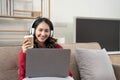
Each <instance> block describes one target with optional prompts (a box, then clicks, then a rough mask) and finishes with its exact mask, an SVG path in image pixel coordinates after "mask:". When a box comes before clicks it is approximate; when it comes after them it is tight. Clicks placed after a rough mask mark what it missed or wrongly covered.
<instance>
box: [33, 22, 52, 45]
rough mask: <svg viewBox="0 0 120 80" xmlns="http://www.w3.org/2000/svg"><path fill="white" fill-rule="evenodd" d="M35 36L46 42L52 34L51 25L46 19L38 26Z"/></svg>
mask: <svg viewBox="0 0 120 80" xmlns="http://www.w3.org/2000/svg"><path fill="white" fill-rule="evenodd" d="M35 36H36V38H37V39H38V40H39V41H40V42H41V43H44V42H45V41H46V40H47V39H48V37H49V36H50V28H49V25H48V24H47V23H45V22H44V21H43V22H41V23H40V24H39V25H38V26H37V28H36V31H35Z"/></svg>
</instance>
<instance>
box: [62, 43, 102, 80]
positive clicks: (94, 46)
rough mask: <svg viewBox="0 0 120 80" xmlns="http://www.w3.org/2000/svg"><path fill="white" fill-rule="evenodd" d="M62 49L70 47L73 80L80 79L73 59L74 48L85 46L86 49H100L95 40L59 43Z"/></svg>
mask: <svg viewBox="0 0 120 80" xmlns="http://www.w3.org/2000/svg"><path fill="white" fill-rule="evenodd" d="M61 46H62V47H63V48H64V49H71V61H70V69H71V71H72V73H73V78H74V79H75V80H80V74H79V70H78V66H77V63H76V60H75V50H76V48H87V49H101V47H100V45H99V44H98V43H97V42H91V43H76V44H75V43H71V44H61Z"/></svg>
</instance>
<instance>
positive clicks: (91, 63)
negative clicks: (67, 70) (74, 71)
mask: <svg viewBox="0 0 120 80" xmlns="http://www.w3.org/2000/svg"><path fill="white" fill-rule="evenodd" d="M76 61H77V63H78V67H79V71H80V76H81V80H116V78H115V74H114V71H113V68H112V64H111V62H110V60H109V57H108V55H107V54H106V51H105V50H91V49H82V48H78V49H76Z"/></svg>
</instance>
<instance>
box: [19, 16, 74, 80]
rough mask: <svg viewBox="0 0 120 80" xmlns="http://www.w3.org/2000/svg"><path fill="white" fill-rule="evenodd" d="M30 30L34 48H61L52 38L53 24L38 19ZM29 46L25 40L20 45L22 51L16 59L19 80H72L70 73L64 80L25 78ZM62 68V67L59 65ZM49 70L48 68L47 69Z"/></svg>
mask: <svg viewBox="0 0 120 80" xmlns="http://www.w3.org/2000/svg"><path fill="white" fill-rule="evenodd" d="M32 28H34V31H33V32H34V33H33V36H34V48H60V49H61V48H62V46H60V45H59V44H58V43H57V39H55V38H53V31H54V29H53V24H52V22H51V21H50V20H49V19H47V18H41V17H38V18H37V19H36V20H35V21H34V23H33V25H32ZM30 46H31V42H30V41H29V40H27V39H26V40H25V41H24V43H23V45H22V51H21V52H20V54H19V58H18V64H19V65H18V67H19V80H23V79H24V80H45V79H47V80H50V79H51V80H53V79H55V80H73V78H72V73H71V71H69V74H68V77H66V78H59V77H57V78H55V77H47V76H46V77H47V78H46V77H44V78H39V77H37V78H26V77H27V76H25V73H26V68H25V67H26V50H27V49H28V48H29V47H30ZM61 66H62V65H61ZM48 68H49V67H48Z"/></svg>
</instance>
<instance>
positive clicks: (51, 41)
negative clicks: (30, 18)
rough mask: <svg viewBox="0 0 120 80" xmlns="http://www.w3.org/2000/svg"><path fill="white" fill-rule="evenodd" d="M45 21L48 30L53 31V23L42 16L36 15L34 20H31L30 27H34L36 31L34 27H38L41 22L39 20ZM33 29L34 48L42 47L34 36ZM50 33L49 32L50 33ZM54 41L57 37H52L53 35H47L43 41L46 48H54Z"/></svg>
mask: <svg viewBox="0 0 120 80" xmlns="http://www.w3.org/2000/svg"><path fill="white" fill-rule="evenodd" d="M43 21H44V22H45V23H46V24H48V25H49V27H50V31H53V30H54V29H53V24H52V22H51V21H50V20H49V19H47V18H42V17H37V18H36V20H35V21H34V22H33V25H32V28H34V29H35V31H36V28H37V27H38V25H39V24H40V23H41V22H43ZM35 31H34V48H42V46H41V45H40V42H39V40H38V39H37V38H36V36H35ZM50 34H51V33H50ZM56 42H57V39H55V38H53V36H49V38H48V39H47V40H46V41H45V47H46V48H55V47H56Z"/></svg>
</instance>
